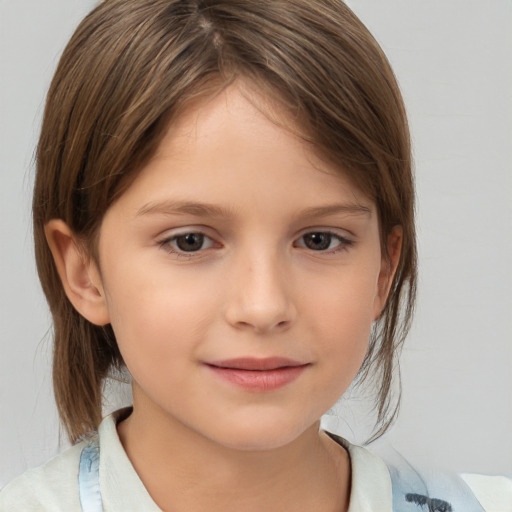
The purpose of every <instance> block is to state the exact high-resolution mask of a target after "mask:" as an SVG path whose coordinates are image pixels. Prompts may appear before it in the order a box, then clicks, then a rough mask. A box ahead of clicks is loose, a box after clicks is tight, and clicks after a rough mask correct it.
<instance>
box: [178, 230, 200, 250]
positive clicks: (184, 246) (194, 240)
mask: <svg viewBox="0 0 512 512" xmlns="http://www.w3.org/2000/svg"><path fill="white" fill-rule="evenodd" d="M174 240H175V241H176V246H177V247H178V249H180V251H184V252H193V251H199V250H200V249H202V248H203V244H204V235H203V234H201V233H187V234H186V235H180V236H177V237H176V238H175V239H174Z"/></svg>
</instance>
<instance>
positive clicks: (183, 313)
mask: <svg viewBox="0 0 512 512" xmlns="http://www.w3.org/2000/svg"><path fill="white" fill-rule="evenodd" d="M109 277H110V281H109V282H107V283H106V286H105V293H106V297H107V304H108V308H109V313H110V318H111V323H112V328H113V330H114V333H115V335H116V339H117V342H118V345H119V348H120V351H121V354H122V355H123V358H124V361H125V362H126V364H127V366H128V368H129V369H130V371H131V372H132V374H134V377H135V373H137V370H138V369H139V370H140V371H144V368H147V367H148V366H150V367H155V366H158V365H161V364H162V363H163V362H164V361H165V362H166V364H167V365H168V364H169V363H173V362H176V363H178V362H179V361H180V360H182V359H183V358H185V357H187V358H188V359H190V358H192V357H193V355H194V350H195V348H196V346H197V345H198V344H199V342H200V340H201V339H202V337H203V334H204V331H205V330H206V327H207V325H209V323H210V322H211V319H212V314H213V312H214V309H215V300H216V297H215V296H214V294H213V293H211V290H212V287H210V286H205V284H204V280H203V282H202V283H198V282H197V280H196V279H193V280H191V279H190V278H187V279H186V280H185V279H180V276H179V275H176V274H174V275H173V276H171V275H170V272H169V271H168V269H167V271H165V269H157V268H155V267H153V268H152V269H151V270H148V271H147V272H144V273H141V274H134V273H131V274H130V272H129V271H123V269H122V268H121V267H118V268H117V269H116V270H115V271H114V272H111V273H110V274H109Z"/></svg>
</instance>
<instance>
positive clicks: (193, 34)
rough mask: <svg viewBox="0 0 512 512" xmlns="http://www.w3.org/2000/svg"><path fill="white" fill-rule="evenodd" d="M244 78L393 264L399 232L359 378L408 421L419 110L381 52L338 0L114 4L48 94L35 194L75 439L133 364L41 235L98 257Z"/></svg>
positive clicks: (94, 422) (56, 364) (73, 45)
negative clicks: (410, 119) (211, 99)
mask: <svg viewBox="0 0 512 512" xmlns="http://www.w3.org/2000/svg"><path fill="white" fill-rule="evenodd" d="M237 78H243V79H244V80H247V81H249V82H251V83H253V84H254V85H255V86H256V87H258V88H259V90H262V91H263V92H264V93H265V94H269V95H272V96H273V97H275V98H276V99H277V100H278V101H280V102H281V103H282V105H283V106H285V107H286V110H287V112H290V115H292V116H293V117H294V119H295V121H296V122H297V125H298V126H300V129H301V133H302V135H303V137H304V138H305V139H306V140H308V141H309V142H311V143H312V144H313V145H314V147H315V149H316V150H317V151H318V152H319V154H321V155H322V156H323V157H324V158H326V159H328V160H329V161H330V162H333V163H334V164H335V165H336V166H337V167H338V168H339V169H340V173H343V174H344V175H346V176H348V177H349V179H351V180H352V181H353V183H355V184H356V185H357V186H358V187H360V189H361V190H362V192H363V193H365V194H366V195H367V196H368V197H369V198H371V199H372V200H373V201H375V204H376V205H377V210H378V216H379V223H380V234H381V242H382V250H383V251H384V255H385V254H386V253H385V251H386V238H387V235H388V234H389V233H390V232H391V230H392V229H393V227H394V226H396V225H400V226H402V229H403V245H402V253H401V256H400V261H399V264H398V269H397V271H396V274H395V277H394V280H393V283H392V287H391V292H390V295H389V298H388V301H387V303H386V306H385V308H384V310H383V311H382V313H381V315H380V317H379V319H378V320H377V321H376V324H375V328H374V330H373V333H372V336H371V339H370V343H369V348H368V352H367V355H366V358H365V360H364V363H363V366H362V368H361V371H360V374H359V377H360V380H365V379H367V378H369V377H371V379H372V380H374V383H375V385H376V386H377V389H378V395H377V398H376V416H377V418H376V429H375V434H376V435H379V434H380V433H382V432H383V431H384V430H385V429H386V428H387V426H388V425H389V424H390V423H391V421H392V419H393V417H394V415H395V414H396V411H397V407H398V400H393V399H392V393H391V382H392V376H393V373H394V367H395V361H396V356H397V354H398V350H399V347H400V345H401V343H402V342H403V339H404V337H405V335H406V333H407V330H408V328H409V324H410V320H411V316H412V312H413V307H414V298H415V291H416V242H415V231H414V186H413V177H412V171H411V154H410V153H411V151H410V141H409V131H408V126H407V119H406V114H405V110H404V106H403V102H402V98H401V95H400V91H399V88H398V85H397V83H396V80H395V77H394V75H393V72H392V70H391V68H390V66H389V63H388V61H387V59H386V57H385V55H384V54H383V52H382V50H381V49H380V47H379V45H378V44H377V43H376V41H375V40H374V38H373V37H372V36H371V34H370V33H369V32H368V30H367V29H366V28H365V27H364V25H363V24H362V23H361V22H360V21H359V20H358V19H357V17H356V16H355V15H354V14H353V13H352V11H351V10H350V9H349V8H348V7H347V6H346V5H345V4H343V3H342V2H341V1H340V0H262V1H258V2H255V1H253V0H106V1H104V2H102V3H101V4H100V5H99V6H98V7H97V8H95V9H94V10H93V11H92V12H91V13H90V14H89V15H88V16H87V17H86V18H85V19H84V20H83V21H82V23H81V24H80V25H79V26H78V28H77V30H76V32H75V33H74V35H73V36H72V38H71V40H70V42H69V43H68V45H67V47H66V49H65V51H64V53H63V55H62V57H61V60H60V62H59V65H58V68H57V71H56V73H55V76H54V78H53V81H52V84H51V86H50V89H49V92H48V96H47V101H46V108H45V112H44V118H43V125H42V130H41V136H40V140H39V145H38V150H37V174H36V181H35V189H34V198H33V216H34V219H33V220H34V237H35V250H36V260H37V268H38V272H39V277H40V280H41V283H42V286H43V290H44V292H45V294H46V297H47V300H48V303H49V306H50V309H51V313H52V316H53V322H54V360H53V380H54V390H55V396H56V402H57V406H58V409H59V414H60V417H61V420H62V422H63V425H64V427H65V428H66V431H67V433H68V435H69V437H70V439H71V441H72V442H75V441H76V440H77V439H79V438H81V437H83V436H85V435H87V434H88V433H90V432H91V431H93V430H95V429H96V428H97V427H98V424H99V422H100V421H101V403H102V383H103V382H104V379H105V378H106V377H108V375H109V374H110V373H111V372H112V371H113V370H115V369H116V368H120V367H122V365H123V362H122V358H121V355H120V352H119V349H118V347H117V344H116V340H115V336H114V333H113V331H112V329H111V327H110V326H105V327H98V326H95V325H92V324H91V323H89V322H88V321H87V320H85V319H84V318H83V317H81V316H80V315H79V314H78V313H77V312H76V311H75V310H74V309H73V307H72V305H71V303H70V302H69V301H68V299H67V297H66V295H65V292H64V289H63V287H62V284H61V282H60V279H59V276H58V274H57V271H56V267H55V264H54V262H53V258H52V255H51V253H50V250H49V247H48V244H47V242H46V239H45V235H44V226H45V224H46V223H47V222H48V221H50V220H51V219H54V218H60V219H62V220H64V221H65V222H66V223H67V224H68V226H69V227H70V228H71V229H72V230H73V232H74V233H75V235H76V236H77V237H78V238H79V239H80V240H81V241H83V243H84V247H86V248H88V251H89V254H90V256H91V257H92V258H94V257H95V240H96V237H97V234H98V230H99V226H100V223H101V220H102V218H103V216H104V214H105V212H106V211H107V209H108V208H109V206H110V205H111V204H112V203H113V202H114V201H115V200H116V198H117V197H119V196H120V195H121V194H122V193H123V191H124V190H126V188H127V187H129V185H130V183H131V181H132V180H133V179H134V178H135V177H136V175H137V173H138V172H139V171H140V170H141V169H142V168H143V167H144V164H145V163H146V162H147V161H148V159H149V158H150V157H151V156H152V154H153V153H154V151H155V149H156V147H157V146H158V144H159V142H160V140H161V139H162V137H163V135H164V133H165V131H166V129H167V127H168V126H169V123H172V122H173V120H175V119H176V118H177V117H178V116H179V115H180V113H181V112H183V110H184V109H186V106H187V104H189V103H190V102H191V101H193V100H194V98H197V97H201V96H202V95H208V94H211V93H212V92H213V91H215V90H217V91H218V90H221V89H222V88H223V87H226V86H227V85H228V84H229V83H230V82H232V81H233V80H235V79H237ZM340 314H342V312H340Z"/></svg>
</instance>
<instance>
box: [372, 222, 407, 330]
mask: <svg viewBox="0 0 512 512" xmlns="http://www.w3.org/2000/svg"><path fill="white" fill-rule="evenodd" d="M402 239H403V229H402V226H395V227H394V228H393V229H392V230H391V233H390V234H389V235H388V237H387V241H386V244H387V257H386V256H385V255H383V257H382V264H381V270H380V274H379V281H378V293H377V297H376V300H375V311H374V319H375V320H376V319H377V318H378V317H379V316H380V314H381V313H382V310H383V309H384V306H385V305H386V301H387V298H388V295H389V292H390V289H391V284H392V283H393V278H394V277H395V273H396V269H397V267H398V263H399V261H400V254H401V253H402Z"/></svg>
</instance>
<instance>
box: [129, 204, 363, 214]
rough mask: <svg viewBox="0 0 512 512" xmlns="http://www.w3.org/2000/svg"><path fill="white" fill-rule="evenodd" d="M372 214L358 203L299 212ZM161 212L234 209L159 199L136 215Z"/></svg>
mask: <svg viewBox="0 0 512 512" xmlns="http://www.w3.org/2000/svg"><path fill="white" fill-rule="evenodd" d="M340 213H341V214H348V215H365V216H371V214H372V210H371V209H370V208H368V207H367V206H365V205H362V204H357V203H348V204H337V203H336V204H330V205H325V206H313V207H310V208H306V209H304V210H302V211H301V212H300V213H299V215H298V216H299V217H303V218H318V217H327V216H329V215H336V214H340ZM149 214H160V215H187V214H188V215H194V216H196V217H218V218H227V217H231V216H233V210H231V209H228V208H224V207H222V206H218V205H214V204H209V203H199V202H195V201H170V200H166V201H159V202H151V203H147V204H145V205H144V206H142V207H141V208H139V210H137V213H136V217H140V216H144V215H149Z"/></svg>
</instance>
